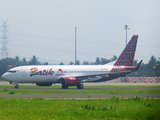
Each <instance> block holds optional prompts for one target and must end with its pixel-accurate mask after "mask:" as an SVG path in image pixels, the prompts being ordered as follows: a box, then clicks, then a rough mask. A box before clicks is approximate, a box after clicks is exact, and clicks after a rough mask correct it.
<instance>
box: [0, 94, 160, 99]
mask: <svg viewBox="0 0 160 120" xmlns="http://www.w3.org/2000/svg"><path fill="white" fill-rule="evenodd" d="M113 96H115V97H119V98H132V97H135V96H138V97H141V98H142V97H143V98H147V97H149V98H152V97H153V98H160V94H0V97H3V98H29V99H34V98H44V99H78V100H81V99H106V98H111V97H113Z"/></svg>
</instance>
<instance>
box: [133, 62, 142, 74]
mask: <svg viewBox="0 0 160 120" xmlns="http://www.w3.org/2000/svg"><path fill="white" fill-rule="evenodd" d="M141 63H142V60H141V61H140V62H139V63H138V65H137V67H136V68H135V69H134V71H137V70H138V69H139V68H140V66H141Z"/></svg>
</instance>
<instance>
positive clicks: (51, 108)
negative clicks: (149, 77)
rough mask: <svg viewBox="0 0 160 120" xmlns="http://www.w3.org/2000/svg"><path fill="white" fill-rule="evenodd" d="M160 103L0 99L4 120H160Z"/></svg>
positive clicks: (157, 100) (130, 99) (129, 100)
mask: <svg viewBox="0 0 160 120" xmlns="http://www.w3.org/2000/svg"><path fill="white" fill-rule="evenodd" d="M159 111H160V99H143V98H141V99H140V98H139V97H137V96H136V97H135V98H129V99H119V98H116V97H112V98H110V99H103V100H74V99H73V100H58V99H56V100H44V99H41V98H39V99H18V98H12V99H6V98H0V119H1V120H17V119H23V120H54V119H56V120H76V119H84V120H100V119H110V120H122V119H123V120H133V119H134V120H146V119H148V120H159V118H160V114H159Z"/></svg>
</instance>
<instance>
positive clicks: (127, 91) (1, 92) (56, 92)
mask: <svg viewBox="0 0 160 120" xmlns="http://www.w3.org/2000/svg"><path fill="white" fill-rule="evenodd" d="M11 93H14V94H160V90H69V89H68V90H45V91H36V90H20V89H18V90H8V89H4V90H0V94H11Z"/></svg>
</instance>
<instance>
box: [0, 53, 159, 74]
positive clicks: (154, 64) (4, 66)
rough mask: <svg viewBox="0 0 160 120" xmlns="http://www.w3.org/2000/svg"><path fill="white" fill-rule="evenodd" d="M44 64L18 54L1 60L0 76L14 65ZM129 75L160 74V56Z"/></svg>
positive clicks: (101, 61) (100, 60)
mask: <svg viewBox="0 0 160 120" xmlns="http://www.w3.org/2000/svg"><path fill="white" fill-rule="evenodd" d="M116 59H117V57H116V56H115V55H114V56H113V57H112V58H110V59H106V58H99V57H96V59H95V62H89V61H86V60H85V61H83V62H82V63H80V61H79V60H77V61H76V65H104V64H107V63H109V62H112V61H115V60H116ZM43 64H45V63H40V62H39V61H38V57H36V56H33V57H32V58H31V59H30V60H29V61H27V60H26V59H25V58H23V59H22V60H21V59H19V57H18V56H16V57H15V58H8V57H7V58H4V59H1V60H0V76H1V75H2V74H3V73H5V72H6V71H8V70H9V69H10V68H12V67H16V66H23V65H43ZM59 65H64V63H63V62H61V63H59ZM68 65H75V63H74V62H72V61H71V62H69V63H68ZM133 65H134V66H136V65H138V61H137V60H134V63H133ZM128 76H130V77H140V76H145V77H152V76H160V58H158V59H156V58H155V56H153V55H152V56H151V58H150V59H149V61H148V63H146V64H144V63H143V62H142V64H141V67H140V69H139V70H138V71H136V72H133V73H131V74H129V75H128Z"/></svg>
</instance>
